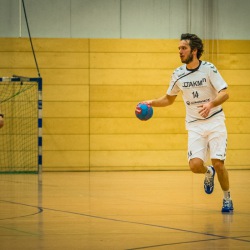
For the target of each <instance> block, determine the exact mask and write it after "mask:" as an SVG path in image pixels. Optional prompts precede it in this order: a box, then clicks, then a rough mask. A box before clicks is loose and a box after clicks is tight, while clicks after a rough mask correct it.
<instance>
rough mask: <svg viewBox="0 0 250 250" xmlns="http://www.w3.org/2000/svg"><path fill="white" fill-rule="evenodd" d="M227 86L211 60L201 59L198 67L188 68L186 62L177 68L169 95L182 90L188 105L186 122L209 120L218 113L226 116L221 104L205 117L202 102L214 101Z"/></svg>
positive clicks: (168, 91)
mask: <svg viewBox="0 0 250 250" xmlns="http://www.w3.org/2000/svg"><path fill="white" fill-rule="evenodd" d="M225 88H227V83H226V82H225V81H224V79H223V78H222V76H221V75H220V73H219V72H218V70H217V69H216V67H215V66H214V65H213V64H212V63H209V62H205V61H200V64H199V66H198V67H197V68H196V69H193V70H188V69H187V68H186V64H184V65H182V66H181V67H179V68H177V69H176V70H175V71H174V73H173V75H172V78H171V82H170V85H169V88H168V90H167V94H168V95H171V96H173V95H177V94H178V93H179V92H180V91H182V98H183V100H184V103H185V106H186V122H187V123H192V122H195V121H200V120H207V119H209V118H210V117H213V116H216V115H217V114H218V115H219V114H220V115H222V116H223V117H224V112H223V110H222V107H221V105H219V106H217V107H214V108H212V109H211V111H210V113H209V115H208V117H207V118H203V117H202V116H201V115H200V114H199V111H200V110H201V107H199V106H200V105H202V104H205V103H208V102H210V101H213V100H214V99H215V97H216V96H217V94H218V92H219V91H221V90H222V89H225Z"/></svg>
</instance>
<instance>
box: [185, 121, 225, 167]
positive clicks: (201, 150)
mask: <svg viewBox="0 0 250 250" xmlns="http://www.w3.org/2000/svg"><path fill="white" fill-rule="evenodd" d="M226 150H227V129H226V126H225V123H224V120H218V119H213V120H211V121H209V122H208V121H206V122H199V123H197V124H192V126H189V128H188V161H190V159H193V158H200V159H202V160H203V161H204V162H206V161H207V160H208V156H209V152H210V159H219V160H225V159H226Z"/></svg>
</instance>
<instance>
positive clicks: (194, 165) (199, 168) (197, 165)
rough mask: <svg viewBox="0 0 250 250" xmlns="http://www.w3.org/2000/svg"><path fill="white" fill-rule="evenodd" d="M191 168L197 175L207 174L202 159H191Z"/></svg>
mask: <svg viewBox="0 0 250 250" xmlns="http://www.w3.org/2000/svg"><path fill="white" fill-rule="evenodd" d="M189 167H190V169H191V171H192V172H193V173H195V174H205V173H206V172H207V168H206V167H205V166H204V162H203V160H201V159H200V158H193V159H191V160H190V161H189Z"/></svg>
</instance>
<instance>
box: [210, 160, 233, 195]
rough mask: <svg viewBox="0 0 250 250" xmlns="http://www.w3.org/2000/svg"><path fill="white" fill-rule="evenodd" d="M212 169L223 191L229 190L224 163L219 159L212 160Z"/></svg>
mask: <svg viewBox="0 0 250 250" xmlns="http://www.w3.org/2000/svg"><path fill="white" fill-rule="evenodd" d="M212 164H213V167H214V169H215V171H216V173H217V176H218V180H219V183H220V186H221V189H222V190H223V191H228V190H229V178H228V172H227V169H226V168H225V166H224V161H222V160H219V159H212Z"/></svg>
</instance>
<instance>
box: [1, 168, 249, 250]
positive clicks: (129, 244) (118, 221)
mask: <svg viewBox="0 0 250 250" xmlns="http://www.w3.org/2000/svg"><path fill="white" fill-rule="evenodd" d="M229 174H230V179H231V194H232V197H233V201H234V206H235V212H234V214H222V213H221V212H220V210H221V206H222V192H221V190H220V188H219V184H218V181H217V179H216V183H215V185H216V186H215V191H214V193H213V194H211V195H206V194H205V193H204V191H203V176H202V175H194V174H192V173H191V172H188V171H165V172H164V171H162V172H93V173H87V172H86V173H43V174H42V176H37V175H7V174H6V175H5V174H2V175H0V178H1V181H0V196H1V198H0V249H1V250H12V249H13V250H19V249H20V250H26V249H27V250H28V249H32V250H33V249H35V250H40V249H41V250H42V249H51V250H57V249H60V250H64V249H67V250H68V249H86V250H99V249H100V250H102V249H104V250H111V249H114V250H116V249H150V250H151V249H152V250H153V249H157V250H161V249H168V250H191V249H192V250H194V249H199V250H201V249H202V250H204V249H206V250H207V249H214V250H220V249H227V250H228V249H230V250H231V249H239V250H244V249H248V250H249V249H250V195H249V187H250V171H248V170H241V171H240V170H237V171H230V172H229Z"/></svg>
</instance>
